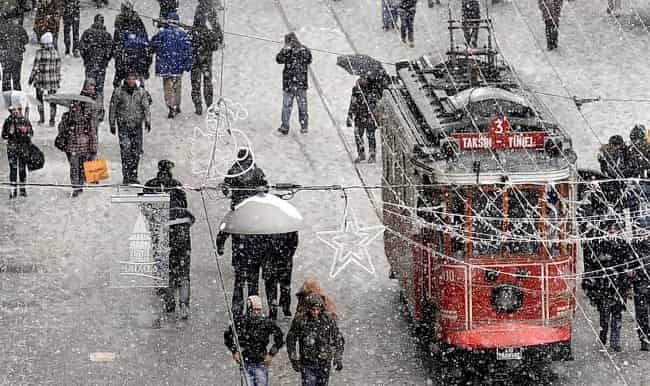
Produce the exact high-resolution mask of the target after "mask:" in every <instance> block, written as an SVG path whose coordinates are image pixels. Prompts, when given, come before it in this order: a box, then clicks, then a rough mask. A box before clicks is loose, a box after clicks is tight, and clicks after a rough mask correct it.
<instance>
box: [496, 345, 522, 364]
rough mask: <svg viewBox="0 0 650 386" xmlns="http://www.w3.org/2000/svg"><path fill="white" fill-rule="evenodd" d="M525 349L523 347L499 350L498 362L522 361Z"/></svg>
mask: <svg viewBox="0 0 650 386" xmlns="http://www.w3.org/2000/svg"><path fill="white" fill-rule="evenodd" d="M523 354H524V349H523V348H521V347H503V348H497V360H498V361H509V360H515V359H522V358H523Z"/></svg>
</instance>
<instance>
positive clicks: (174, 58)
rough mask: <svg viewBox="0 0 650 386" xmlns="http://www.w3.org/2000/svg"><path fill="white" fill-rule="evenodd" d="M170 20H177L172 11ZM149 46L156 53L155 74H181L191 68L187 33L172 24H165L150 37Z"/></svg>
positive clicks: (190, 44) (189, 43)
mask: <svg viewBox="0 0 650 386" xmlns="http://www.w3.org/2000/svg"><path fill="white" fill-rule="evenodd" d="M168 18H169V19H170V20H178V16H176V14H175V13H174V12H172V13H170V15H169V17H168ZM151 48H152V49H153V52H155V54H156V75H158V76H163V77H166V76H181V75H182V74H183V72H185V71H190V70H191V69H192V42H191V41H190V37H189V35H188V34H187V33H185V32H183V31H182V30H180V29H179V28H176V27H173V26H169V25H167V26H165V27H163V28H161V29H160V31H159V32H158V33H157V34H156V35H154V37H153V38H151Z"/></svg>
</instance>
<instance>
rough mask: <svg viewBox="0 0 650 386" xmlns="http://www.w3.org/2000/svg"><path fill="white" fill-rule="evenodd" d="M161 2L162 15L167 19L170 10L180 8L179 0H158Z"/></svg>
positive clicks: (173, 10) (174, 10)
mask: <svg viewBox="0 0 650 386" xmlns="http://www.w3.org/2000/svg"><path fill="white" fill-rule="evenodd" d="M158 3H159V4H160V17H161V18H163V19H166V18H167V17H168V16H169V13H170V12H176V10H177V9H178V0H158Z"/></svg>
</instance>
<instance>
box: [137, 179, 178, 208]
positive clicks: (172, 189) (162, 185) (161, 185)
mask: <svg viewBox="0 0 650 386" xmlns="http://www.w3.org/2000/svg"><path fill="white" fill-rule="evenodd" d="M144 185H145V188H144V189H143V190H142V191H143V193H145V194H146V193H169V196H170V197H169V198H170V199H169V207H170V208H187V195H186V194H185V191H184V190H183V189H180V188H182V187H183V184H181V183H180V182H179V181H178V180H176V179H175V178H173V177H172V173H171V171H169V170H158V174H157V175H156V178H152V179H150V180H149V181H147V182H146V183H145V184H144Z"/></svg>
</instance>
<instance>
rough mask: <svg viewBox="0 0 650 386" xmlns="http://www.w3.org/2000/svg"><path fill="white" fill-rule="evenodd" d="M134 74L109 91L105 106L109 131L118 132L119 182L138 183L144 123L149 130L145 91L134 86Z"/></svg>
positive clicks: (147, 104)
mask: <svg viewBox="0 0 650 386" xmlns="http://www.w3.org/2000/svg"><path fill="white" fill-rule="evenodd" d="M137 82H138V81H137V75H136V74H135V73H132V74H129V76H127V78H126V79H125V80H124V82H123V83H122V86H120V87H119V88H117V89H115V90H114V91H113V96H112V97H111V107H110V109H109V119H108V121H109V124H110V130H111V134H115V133H116V129H117V133H118V138H119V140H120V155H121V158H122V184H124V185H128V184H140V182H139V181H138V164H139V163H140V155H141V154H142V142H143V138H142V137H143V133H142V126H143V124H144V127H145V129H146V130H147V133H149V132H151V113H150V106H149V97H148V95H147V92H146V91H145V90H144V89H143V88H141V87H138V83H137Z"/></svg>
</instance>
